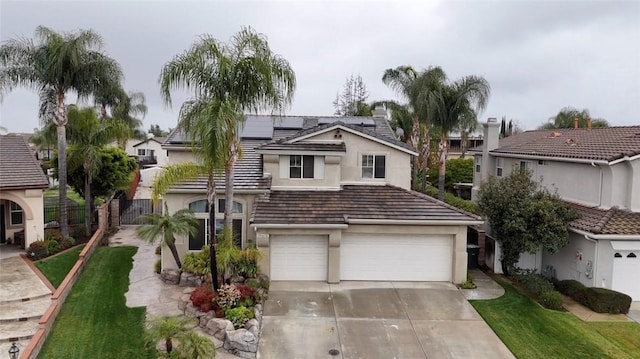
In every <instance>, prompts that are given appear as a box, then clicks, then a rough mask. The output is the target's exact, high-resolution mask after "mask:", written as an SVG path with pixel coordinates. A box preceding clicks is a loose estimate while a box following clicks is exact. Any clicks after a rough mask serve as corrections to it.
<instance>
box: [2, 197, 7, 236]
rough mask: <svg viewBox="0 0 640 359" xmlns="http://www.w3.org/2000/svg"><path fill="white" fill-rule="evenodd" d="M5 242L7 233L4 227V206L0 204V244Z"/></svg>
mask: <svg viewBox="0 0 640 359" xmlns="http://www.w3.org/2000/svg"><path fill="white" fill-rule="evenodd" d="M6 242H7V233H6V232H5V227H4V204H0V243H6Z"/></svg>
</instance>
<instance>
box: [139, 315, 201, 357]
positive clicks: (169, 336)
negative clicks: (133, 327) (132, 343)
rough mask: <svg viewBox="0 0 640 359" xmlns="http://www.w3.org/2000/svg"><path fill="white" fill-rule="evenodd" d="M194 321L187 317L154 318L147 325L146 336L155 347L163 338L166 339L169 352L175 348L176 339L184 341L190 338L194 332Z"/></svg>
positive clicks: (148, 341)
mask: <svg viewBox="0 0 640 359" xmlns="http://www.w3.org/2000/svg"><path fill="white" fill-rule="evenodd" d="M193 325H194V322H193V320H192V319H191V318H187V317H162V318H157V319H155V320H153V321H152V322H151V323H150V325H149V326H148V327H147V330H146V333H145V337H146V340H147V343H149V344H151V345H153V346H154V347H155V346H156V345H157V343H158V342H159V341H161V340H164V343H165V347H166V350H167V353H168V354H171V353H172V352H173V350H174V348H173V341H174V339H175V340H177V341H178V342H182V341H184V340H185V339H188V337H189V334H190V333H191V332H193V329H192V328H193Z"/></svg>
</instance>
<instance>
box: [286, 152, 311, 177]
mask: <svg viewBox="0 0 640 359" xmlns="http://www.w3.org/2000/svg"><path fill="white" fill-rule="evenodd" d="M313 159H314V157H313V156H302V155H292V156H289V178H314V177H313V168H314V164H313Z"/></svg>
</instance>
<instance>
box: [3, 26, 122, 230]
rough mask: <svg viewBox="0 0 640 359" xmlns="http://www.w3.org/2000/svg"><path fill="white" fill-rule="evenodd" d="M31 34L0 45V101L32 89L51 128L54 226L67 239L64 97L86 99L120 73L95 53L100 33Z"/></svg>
mask: <svg viewBox="0 0 640 359" xmlns="http://www.w3.org/2000/svg"><path fill="white" fill-rule="evenodd" d="M35 35H36V36H35V37H36V39H35V42H34V41H33V40H31V39H11V40H8V41H6V42H5V43H4V44H3V45H2V46H1V47H0V99H1V98H2V95H4V94H5V93H8V92H10V91H11V90H13V89H14V88H16V87H18V86H24V87H28V88H31V89H34V90H36V91H38V94H39V96H40V119H41V121H42V122H43V123H47V122H50V121H52V122H53V123H55V125H56V126H57V142H58V170H59V173H60V178H59V181H60V186H59V191H60V193H59V196H58V197H59V201H60V225H61V230H62V234H63V236H65V237H67V236H68V235H69V223H68V214H67V162H66V159H67V156H66V149H67V142H66V125H67V121H68V117H67V110H66V106H65V96H66V95H67V93H68V92H69V91H73V92H75V93H76V94H77V95H78V98H81V99H82V98H88V97H89V96H90V95H92V94H94V93H95V92H96V91H97V90H98V89H99V88H101V86H102V85H104V84H107V83H109V84H111V83H116V82H120V81H121V79H122V77H123V76H122V71H121V69H120V66H119V65H118V63H117V62H116V61H115V60H113V59H111V58H109V57H108V56H106V55H105V54H103V53H102V52H101V51H100V50H101V47H102V44H103V41H102V37H100V35H98V34H97V33H95V32H93V31H91V30H80V31H77V32H71V33H58V32H56V31H54V30H51V29H49V28H47V27H44V26H39V27H37V28H36V33H35Z"/></svg>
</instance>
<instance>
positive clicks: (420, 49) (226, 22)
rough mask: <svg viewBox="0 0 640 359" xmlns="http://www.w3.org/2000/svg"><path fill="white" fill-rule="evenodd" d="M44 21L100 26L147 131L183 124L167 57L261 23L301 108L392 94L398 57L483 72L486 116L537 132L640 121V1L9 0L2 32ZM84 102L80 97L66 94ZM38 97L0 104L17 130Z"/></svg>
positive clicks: (32, 118) (22, 31)
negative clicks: (164, 91)
mask: <svg viewBox="0 0 640 359" xmlns="http://www.w3.org/2000/svg"><path fill="white" fill-rule="evenodd" d="M38 25H44V26H48V27H51V28H53V29H55V30H58V31H67V30H74V29H78V28H92V29H93V30H95V31H96V32H98V33H100V34H101V35H102V36H103V37H104V40H105V42H106V48H105V52H106V53H108V54H109V55H110V56H112V57H113V58H115V59H116V60H117V61H118V62H119V63H120V64H121V65H122V67H123V70H124V72H125V76H126V83H125V88H126V89H127V90H129V91H131V90H135V91H142V92H143V93H144V94H145V95H146V98H147V105H148V106H149V113H148V114H147V116H146V117H145V119H144V126H145V129H148V128H149V125H150V124H155V123H158V124H160V126H161V127H162V128H165V129H166V128H168V127H175V124H176V120H177V112H178V110H179V106H180V104H181V103H182V100H184V99H185V98H186V94H183V93H178V94H176V95H175V96H174V107H173V108H172V109H167V108H166V107H165V106H164V105H163V103H162V100H161V98H160V95H159V87H158V75H159V73H160V69H161V68H162V66H163V64H164V63H166V62H167V61H168V60H170V59H171V58H172V57H173V56H174V55H176V54H178V53H180V52H182V51H184V50H185V49H187V48H188V47H189V46H190V45H191V43H192V42H193V41H194V39H196V37H197V36H198V35H200V34H204V33H208V34H211V35H212V36H214V37H216V38H218V39H220V40H223V41H226V40H227V39H228V38H229V37H230V36H231V35H233V34H234V33H235V32H237V31H238V30H239V29H240V27H241V26H243V25H247V26H252V27H254V28H255V29H256V30H257V31H258V32H261V33H264V34H265V35H266V36H267V37H268V39H269V44H270V46H271V49H272V50H273V51H274V52H276V53H278V54H280V55H282V56H283V57H284V58H286V59H287V60H288V61H289V62H290V63H291V66H292V67H293V69H294V71H295V72H296V76H297V81H298V87H297V90H296V94H295V98H294V102H293V105H292V107H291V108H290V109H289V110H288V111H287V114H290V115H331V114H333V105H332V101H333V100H334V98H335V95H336V92H337V91H338V90H339V89H340V88H341V86H342V85H343V84H344V82H345V78H346V77H347V76H349V75H350V74H352V73H353V74H360V75H361V76H362V78H363V80H364V82H365V84H366V85H367V87H368V90H369V92H370V96H369V100H371V101H373V100H381V99H389V98H395V95H394V93H393V92H392V91H390V90H389V89H388V88H387V87H386V86H385V85H384V84H383V83H382V81H381V77H382V74H383V72H384V70H385V69H387V68H391V67H396V66H399V65H412V66H414V67H416V68H426V67H428V66H430V65H438V66H441V67H443V69H444V70H445V71H446V72H447V74H448V75H449V77H450V78H451V79H457V78H459V77H461V76H465V75H471V74H473V75H481V76H484V77H485V78H486V79H487V80H488V81H489V83H490V84H491V87H492V93H491V99H490V102H489V106H488V108H487V110H486V111H485V112H484V113H483V114H482V115H481V116H480V119H481V120H485V119H486V118H487V117H498V118H500V117H502V116H503V115H504V116H507V118H513V119H517V120H518V121H519V122H520V123H521V124H522V125H523V127H525V128H526V129H532V128H535V127H536V126H538V125H539V124H541V123H542V122H544V121H546V120H547V119H548V118H549V117H550V116H552V115H554V114H556V113H557V112H558V111H559V110H560V109H561V108H562V107H564V106H574V107H577V108H580V109H582V108H588V109H589V110H590V111H591V115H592V117H594V118H597V117H600V118H605V119H607V120H608V121H609V122H610V123H611V124H613V125H633V124H636V125H637V124H640V115H639V113H640V1H626V2H612V1H607V2H604V1H602V2H599V1H589V2H587V1H545V2H540V1H492V2H479V1H473V2H471V1H470V2H450V1H445V2H429V3H427V4H423V3H421V2H364V1H359V2H294V1H289V2H264V1H262V2H239V1H233V2H219V1H207V2H205V1H201V2H191V1H190V2H188V1H138V2H120V1H99V2H98V1H83V2H80V1H76V2H59V1H39V2H27V1H6V0H0V39H1V40H2V41H4V40H7V39H9V38H14V37H19V36H24V37H29V38H30V37H33V35H34V30H35V28H36V27H37V26H38ZM68 101H69V102H74V101H75V99H74V98H69V99H68ZM37 107H38V100H37V96H36V95H35V94H34V93H32V92H30V91H29V90H27V89H18V90H14V91H13V92H12V93H11V94H9V95H8V96H6V97H5V98H4V101H3V103H2V104H1V105H0V124H1V125H2V126H4V127H7V128H8V130H9V131H11V132H20V131H32V130H33V128H35V127H38V125H39V122H38V118H37Z"/></svg>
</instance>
